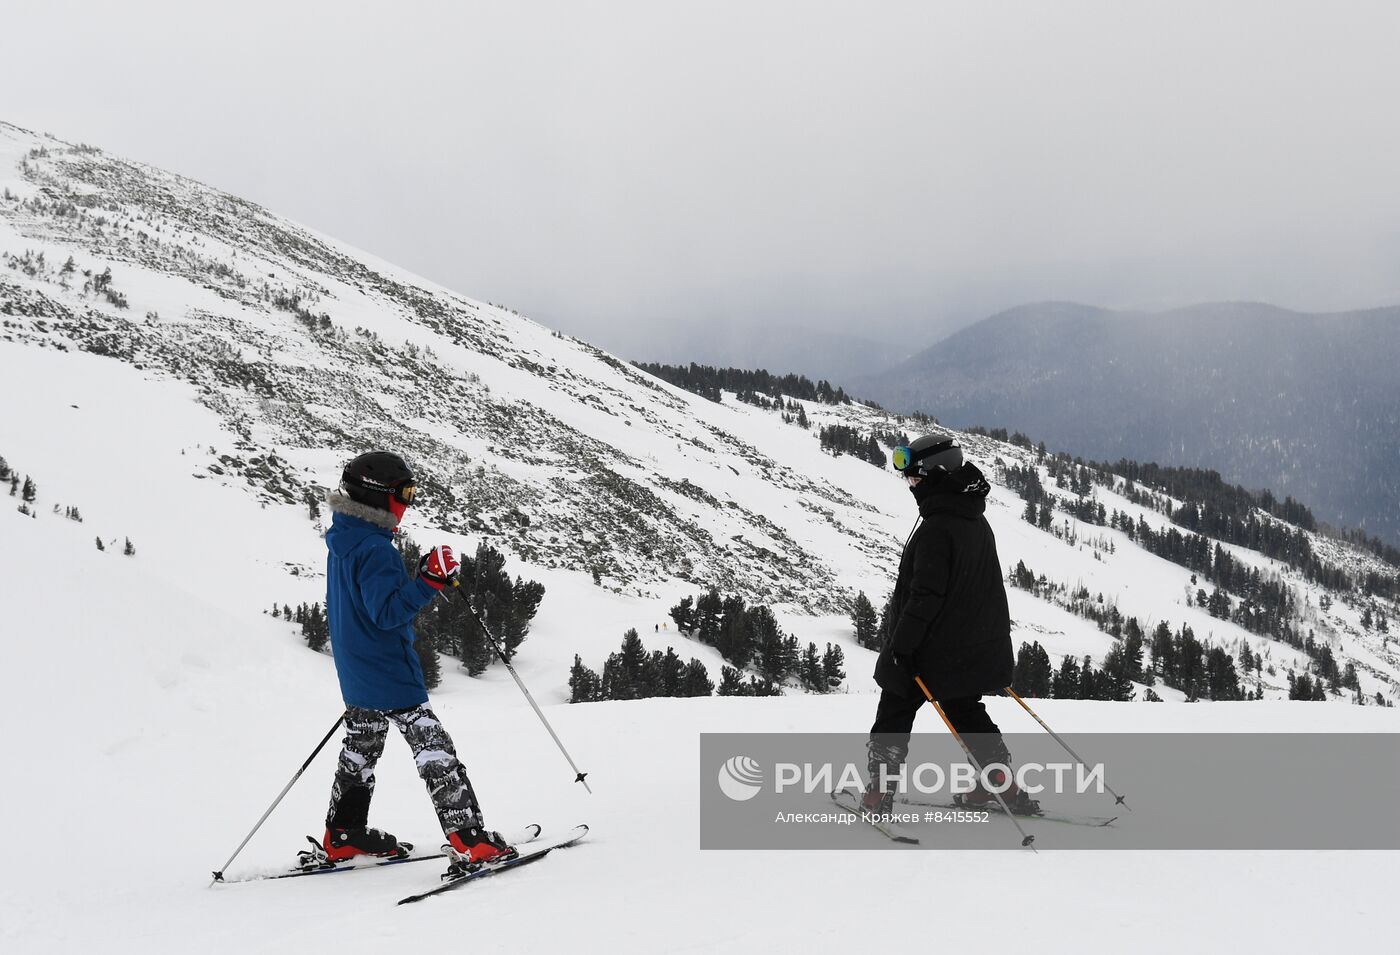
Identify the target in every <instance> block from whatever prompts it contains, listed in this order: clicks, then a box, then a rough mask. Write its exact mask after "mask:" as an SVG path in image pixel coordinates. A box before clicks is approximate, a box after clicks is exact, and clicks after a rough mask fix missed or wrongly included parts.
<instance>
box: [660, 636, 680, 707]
mask: <svg viewBox="0 0 1400 955" xmlns="http://www.w3.org/2000/svg"><path fill="white" fill-rule="evenodd" d="M656 670H657V674H656V675H657V687H656V695H657V696H683V695H684V694H683V693H682V692H681V685H682V682H683V681H684V678H685V664H684V663H682V662H681V658H680V657H679V656H678V655H677V654H676V651H675V648H674V647H667V648H666V652H665V654H663V655H662V656H661V659H660V660H658V661H656Z"/></svg>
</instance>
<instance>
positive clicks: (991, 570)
mask: <svg viewBox="0 0 1400 955" xmlns="http://www.w3.org/2000/svg"><path fill="white" fill-rule="evenodd" d="M894 466H895V470H897V471H899V472H900V473H901V474H903V475H904V478H905V480H906V481H907V482H908V484H909V490H910V491H911V492H912V493H913V495H914V500H915V501H916V502H917V503H918V507H919V516H920V518H921V521H920V523H919V524H918V525H917V526H916V527H915V529H914V531H913V532H912V533H911V534H910V535H909V540H908V541H906V542H905V545H904V553H903V554H902V555H901V557H900V560H899V576H898V578H897V580H896V582H895V588H894V596H893V597H892V598H891V606H890V608H889V613H888V615H887V620H888V621H889V623H888V625H887V626H888V627H889V631H888V632H887V633H886V634H885V635H884V647H883V649H882V650H881V651H880V656H879V658H878V660H877V661H876V664H875V681H876V682H877V683H878V684H879V685H880V702H879V705H878V706H877V708H876V712H875V724H874V725H873V726H871V727H870V734H871V735H870V740H869V743H868V747H869V754H870V760H869V770H870V778H871V784H870V788H869V789H867V790H866V793H865V795H864V797H863V799H862V805H863V807H864V808H866V809H868V810H870V811H873V812H888V811H889V808H890V805H891V802H892V800H893V793H887V792H882V791H881V789H880V785H879V783H880V769H881V767H882V766H884V767H888V769H887V774H888V775H891V776H892V775H894V774H896V773H897V772H898V769H899V767H900V766H901V765H902V764H903V763H904V759H905V757H906V756H907V755H908V752H909V732H910V730H912V729H913V727H914V716H915V714H916V713H917V712H918V710H919V707H920V706H922V705H923V703H924V702H925V699H926V697H925V696H924V694H923V691H922V690H920V689H919V687H918V685H917V684H916V683H915V682H914V677H915V676H916V675H917V676H919V677H920V678H921V679H922V680H923V681H924V684H925V685H926V686H927V687H928V688H929V692H930V693H931V694H932V695H933V697H934V699H936V700H938V703H939V705H940V706H941V707H942V708H943V712H944V713H945V714H946V715H947V717H948V720H949V722H951V723H952V724H953V727H954V729H956V730H957V732H958V734H959V735H961V736H962V737H963V739H964V740H965V741H966V742H967V743H968V745H969V747H970V748H971V750H972V752H973V755H974V756H976V757H977V761H978V762H979V763H980V764H981V765H982V766H984V767H985V766H988V765H990V764H1003V765H1006V766H1010V764H1011V755H1010V753H1009V752H1008V751H1007V749H1006V743H1005V741H1004V740H1003V739H1002V737H1001V731H1000V730H999V729H998V728H997V725H996V723H994V722H992V718H991V717H990V716H989V715H988V714H987V709H986V707H985V706H983V705H982V694H983V693H995V692H997V691H999V690H1001V689H1002V688H1003V687H1005V686H1008V685H1010V683H1011V675H1012V669H1013V667H1014V661H1013V658H1012V652H1011V616H1010V613H1009V611H1008V610H1007V605H1006V588H1005V586H1004V585H1003V583H1002V577H1001V561H1000V559H999V558H998V557H997V549H996V539H995V537H993V535H992V528H991V526H990V525H989V524H988V523H987V519H986V517H985V516H984V512H985V510H986V502H987V495H988V494H989V493H990V492H991V485H990V484H988V483H987V479H986V478H985V477H983V475H982V472H981V471H980V470H978V468H977V467H976V465H974V464H972V463H970V462H966V461H964V460H963V454H962V449H961V448H960V447H959V446H958V444H957V442H956V441H955V440H953V439H952V438H949V437H948V436H946V435H941V434H929V435H924V436H923V437H921V438H919V439H918V440H916V441H914V442H913V443H912V444H910V445H909V446H908V447H907V448H905V447H901V448H895V450H894ZM1002 798H1004V799H1005V800H1006V803H1007V805H1008V806H1009V807H1010V808H1011V811H1012V812H1015V813H1018V814H1027V815H1028V814H1031V813H1035V812H1038V811H1039V809H1040V807H1039V805H1038V804H1037V803H1036V801H1035V800H1033V799H1031V798H1030V797H1029V796H1028V795H1027V794H1026V793H1025V792H1022V791H1021V790H1019V789H1018V788H1017V787H1016V785H1015V783H1011V786H1010V788H1009V789H1007V790H1006V791H1005V792H1004V793H1003V794H1002ZM961 801H962V802H963V803H965V804H967V805H969V806H971V807H973V808H984V807H987V806H989V805H990V806H992V807H993V808H996V806H995V799H994V797H993V796H992V794H991V793H990V792H989V791H988V790H987V789H985V788H984V787H983V786H982V784H981V782H980V780H979V782H978V784H977V788H976V789H975V790H974V791H973V792H971V793H967V794H964V795H963V796H962V800H961Z"/></svg>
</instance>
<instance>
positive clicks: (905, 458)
mask: <svg viewBox="0 0 1400 955" xmlns="http://www.w3.org/2000/svg"><path fill="white" fill-rule="evenodd" d="M892 460H893V461H894V469H895V470H896V471H903V470H904V469H905V468H907V467H908V466H909V465H910V463H911V462H912V461H913V454H912V453H911V452H910V450H909V449H908V448H906V447H905V446H904V445H900V446H899V447H897V448H895V449H894V454H893V455H892Z"/></svg>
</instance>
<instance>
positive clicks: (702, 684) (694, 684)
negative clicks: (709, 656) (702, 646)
mask: <svg viewBox="0 0 1400 955" xmlns="http://www.w3.org/2000/svg"><path fill="white" fill-rule="evenodd" d="M714 691H715V684H714V682H713V681H712V680H711V679H710V674H709V673H708V672H707V671H706V670H705V664H703V663H701V662H700V661H699V660H696V659H695V658H694V657H692V658H691V660H690V662H689V663H687V664H686V665H685V672H684V674H682V676H681V693H680V695H681V696H709V695H710V694H711V693H713V692H714Z"/></svg>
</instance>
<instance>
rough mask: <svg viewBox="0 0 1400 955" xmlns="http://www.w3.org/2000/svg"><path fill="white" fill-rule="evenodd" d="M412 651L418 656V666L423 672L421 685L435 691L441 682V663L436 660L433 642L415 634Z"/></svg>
mask: <svg viewBox="0 0 1400 955" xmlns="http://www.w3.org/2000/svg"><path fill="white" fill-rule="evenodd" d="M413 649H414V651H415V652H416V653H417V654H418V666H419V667H420V668H421V669H422V670H423V685H424V686H426V687H427V688H428V689H429V690H436V689H437V688H438V684H440V683H441V682H442V663H441V661H439V660H438V655H437V649H436V648H435V647H434V646H433V641H432V640H431V639H429V638H428V637H426V636H425V635H424V634H421V633H420V634H417V635H416V639H415V640H414V641H413Z"/></svg>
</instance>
